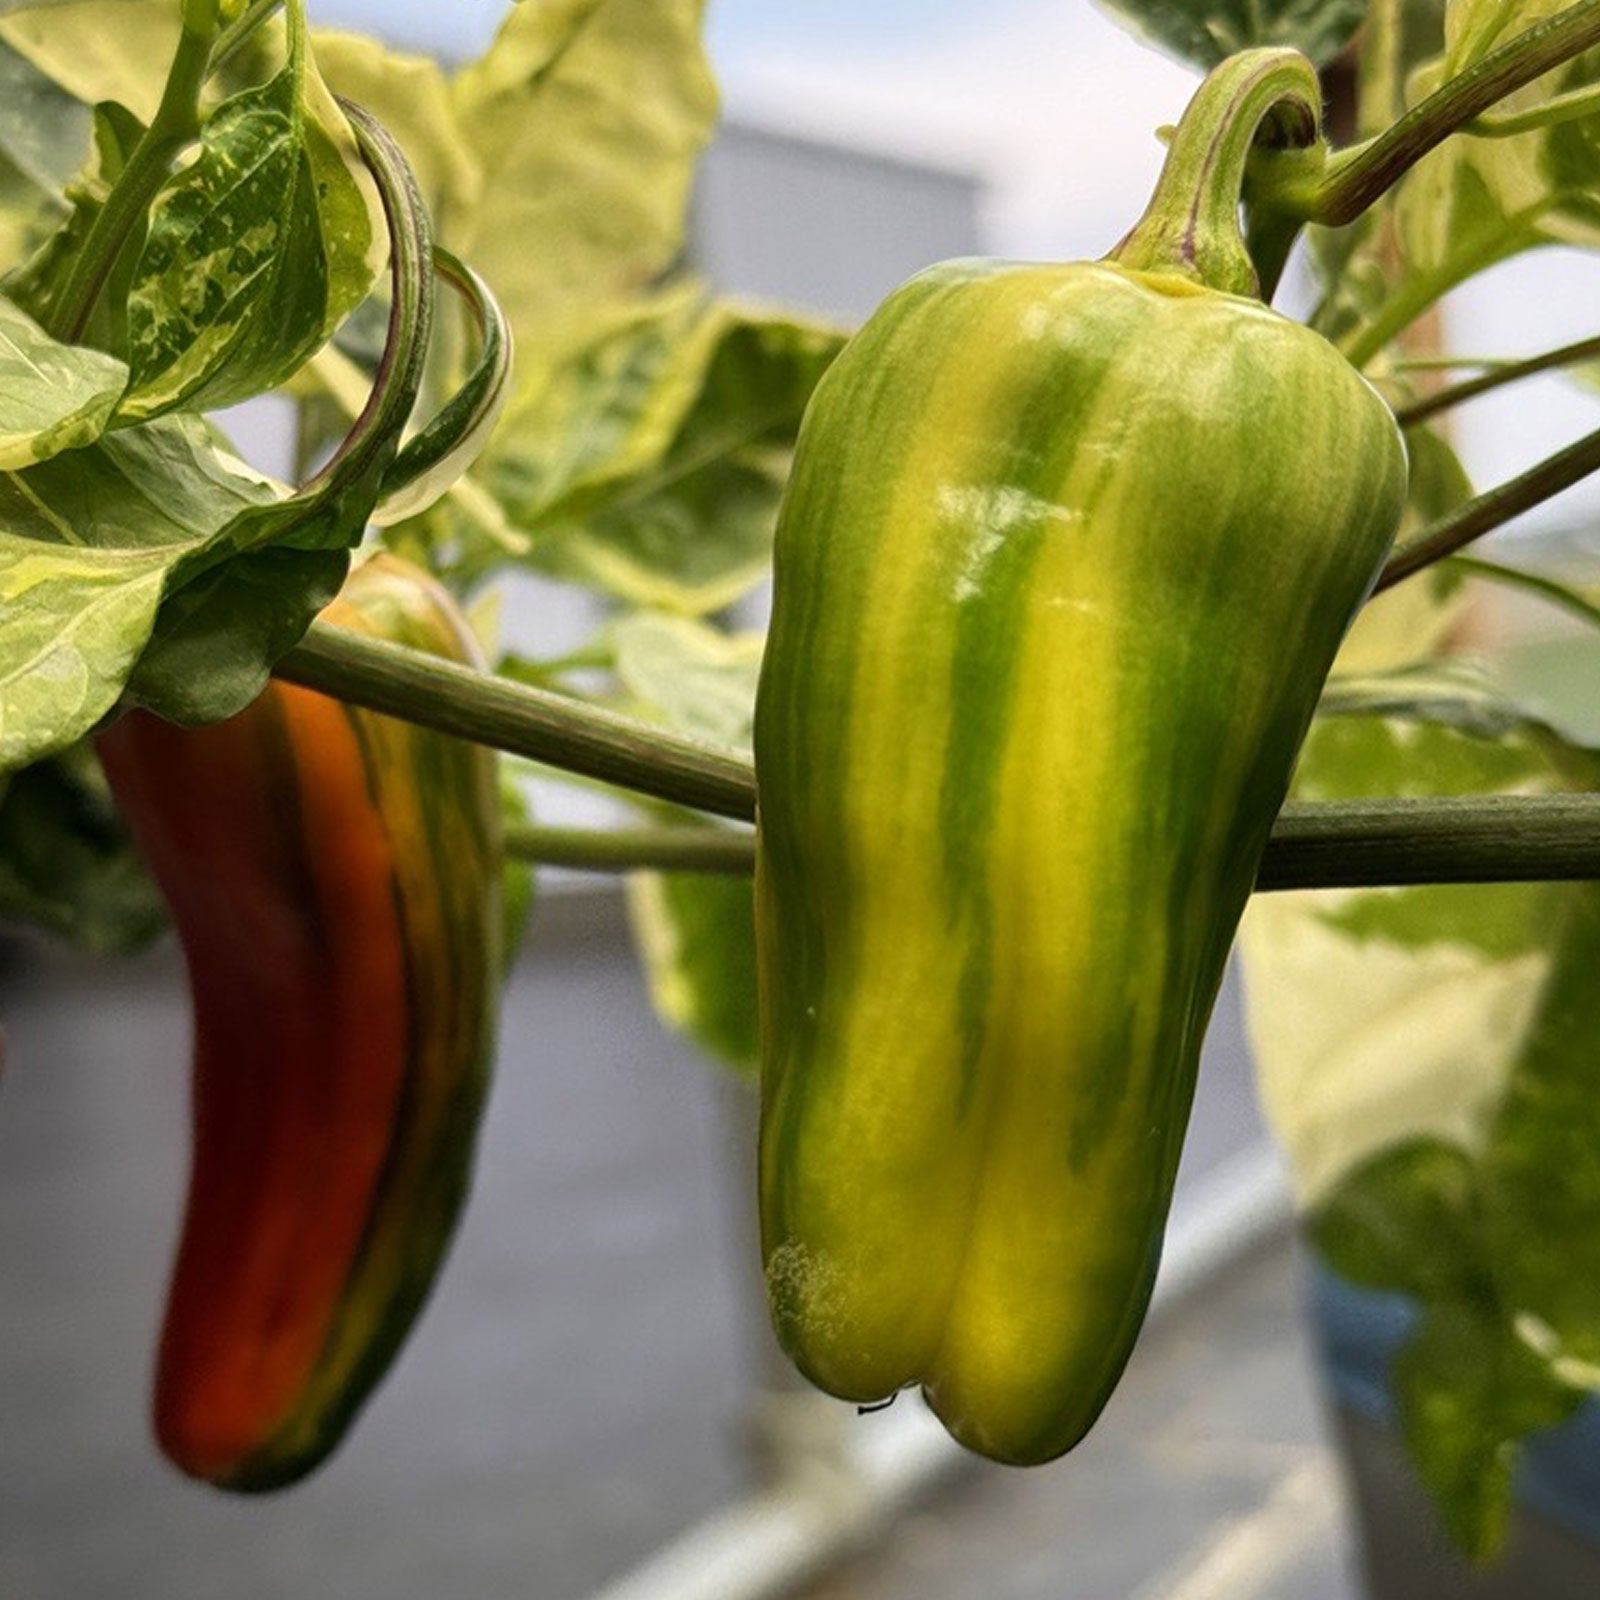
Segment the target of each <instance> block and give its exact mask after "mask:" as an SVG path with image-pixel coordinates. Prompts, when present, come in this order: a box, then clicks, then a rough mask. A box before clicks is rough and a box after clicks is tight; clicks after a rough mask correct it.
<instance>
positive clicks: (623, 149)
mask: <svg viewBox="0 0 1600 1600" xmlns="http://www.w3.org/2000/svg"><path fill="white" fill-rule="evenodd" d="M703 8H704V0H541V3H539V4H535V5H519V6H517V7H515V8H514V9H513V10H512V11H510V12H509V13H508V14H507V16H506V20H505V22H504V23H503V24H502V26H501V28H500V32H499V34H498V35H497V37H496V38H495V40H494V43H493V44H492V45H491V46H490V48H489V50H488V51H487V52H486V53H485V54H484V56H483V57H481V58H480V59H479V60H478V61H476V62H474V63H472V64H471V65H469V66H468V67H467V68H465V69H464V70H463V71H462V72H461V73H460V74H459V75H458V76H457V78H456V79H455V80H454V81H453V83H452V84H451V100H452V104H453V106H454V109H455V113H456V118H457V123H458V126H459V127H460V129H461V133H462V137H463V138H464V140H465V142H466V144H467V147H468V149H469V150H470V151H471V153H472V156H473V159H474V161H475V162H476V163H477V165H478V167H479V170H481V172H482V174H483V187H482V189H481V191H480V192H479V194H478V195H477V196H475V197H471V196H461V197H460V198H461V199H463V200H469V201H471V203H470V204H469V205H466V206H463V207H462V208H461V210H460V211H458V212H456V213H455V214H453V215H452V216H450V218H449V222H448V224H447V226H446V228H445V230H444V233H445V237H446V240H447V242H448V243H449V244H450V245H451V247H452V248H453V249H454V250H455V251H456V253H457V254H458V255H460V256H461V257H462V258H463V259H465V260H467V261H470V262H471V263H472V264H473V265H474V266H475V267H476V268H477V269H478V270H479V271H480V272H481V273H482V274H483V275H484V277H485V278H486V279H487V280H488V281H489V282H490V283H491V284H492V285H493V286H494V291H495V294H496V295H497V296H498V297H499V299H500V302H501V304H502V305H504V307H505V308H506V312H507V314H508V315H509V316H510V318H511V323H512V326H513V327H514V328H515V330H516V335H517V342H518V347H519V350H520V352H521V359H522V363H523V370H524V372H533V371H534V370H536V369H540V368H546V367H548V366H550V365H552V364H553V363H554V361H555V359H556V358H557V356H558V355H559V354H561V353H562V352H564V351H568V350H571V349H572V348H574V347H575V346H576V345H577V344H579V343H582V342H583V340H584V338H585V323H586V321H587V319H588V318H589V317H590V316H591V315H592V313H593V312H594V311H595V309H596V308H605V307H609V306H612V305H614V304H616V303H617V302H618V301H621V300H625V299H629V298H631V297H633V296H634V295H635V294H637V293H638V290H639V287H640V285H642V284H646V283H648V282H650V280H651V279H652V278H654V277H656V276H657V275H658V274H660V273H661V272H663V271H664V270H665V269H666V268H667V267H669V266H670V265H671V264H672V263H673V261H674V260H675V259H676V258H677V256H678V253H679V251H680V250H681V248H682V244H683V235H684V220H685V210H686V207H687V203H688V198H689V187H690V182H691V179H692V177H693V173H694V166H695V162H696V159H697V158H698V156H699V154H700V151H701V149H702V148H703V147H704V145H705V143H706V141H707V139H708V138H709V137H710V134H711V128H712V123H713V120H714V118H715V115H716V106H717V101H716V91H715V88H714V85H713V83H712V79H711V73H710V69H709V67H708V65H707V62H706V58H705V52H704V50H703V48H702V45H701V42H700V17H701V12H702V10H703Z"/></svg>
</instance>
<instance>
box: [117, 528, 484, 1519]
mask: <svg viewBox="0 0 1600 1600" xmlns="http://www.w3.org/2000/svg"><path fill="white" fill-rule="evenodd" d="M325 615H326V617H327V620H329V621H332V622H335V623H338V624H339V625H341V626H344V627H351V628H358V629H361V630H364V631H367V632H370V633H374V634H378V635H381V636H382V637H384V638H387V639H393V640H398V641H400V642H402V643H406V644H410V645H413V646H415V647H417V648H421V649H426V650H430V651H433V652H435V653H437V654H440V655H445V656H449V657H451V658H452V659H456V660H463V661H467V660H475V659H476V655H477V652H476V647H475V645H474V643H473V641H472V638H471V635H470V634H469V633H468V631H467V629H466V626H465V624H464V622H463V620H462V619H461V617H460V615H459V613H458V612H457V610H456V608H455V606H454V604H453V602H452V601H451V600H450V598H449V596H448V595H447V594H446V593H445V592H444V591H443V590H442V589H440V588H439V587H438V586H437V585H436V584H435V583H434V582H433V581H432V580H431V579H430V578H428V577H427V576H426V575H425V574H423V573H421V572H420V571H418V570H417V569H415V568H413V567H410V566H409V565H407V564H405V563H403V562H401V561H398V560H396V559H395V558H392V557H388V556H379V557H377V558H375V559H373V560H371V561H369V562H367V563H366V564H365V565H364V566H362V567H360V568H359V569H358V570H357V571H356V572H355V573H354V574H353V576H352V577H351V579H350V582H349V584H348V585H347V586H346V588H345V590H344V592H343V593H342V594H341V596H340V598H339V599H338V600H337V601H336V602H335V603H334V605H333V606H332V607H330V608H329V610H328V612H327V613H325ZM99 744H100V754H101V757H102V760H103V762H104V764H105V767H106V770H107V773H108V775H109V777H110V780H111V784H112V787H113V790H114V792H115V794H116V796H117V799H118V801H119V803H120V804H121V806H122V808H123V810H124V811H125V812H126V814H127V816H128V819H129V822H130V823H131V825H132V827H133V831H134V833H135V836H136V838H137V840H138V842H139V845H140V847H141V849H142V850H143V852H144V853H145V856H146V858H147V859H148V861H149V864H150V866H151V869H152V871H153V872H154V874H155V877H156V879H157V881H158V882H159V884H160V885H161V888H162V890H163V892H164V893H165V895H166V897H167V900H168V902H169V905H170V908H171V911H172V916H173V920H174V922H175V923H176V925H177V930H178V933H179V936H180V938H181V940H182V943H183V947H184V954H185V957H186V960H187V964H188V970H189V982H190V991H191V996H192V1001H193V1011H194V1062H193V1072H194V1076H193V1136H194V1149H193V1165H192V1170H191V1174H190V1184H189V1195H188V1205H187V1211H186V1215H185V1220H184V1225H183V1235H182V1241H181V1244H180V1247H179V1251H178V1258H177V1263H176V1266H175V1269H174V1272H173V1277H172V1283H171V1288H170V1292H169V1296H168V1302H167V1312H166V1321H165V1326H164V1329H163V1332H162V1337H161V1346H160V1356H159V1360H158V1365H157V1376H156V1392H155V1426H156V1433H157V1437H158V1439H159V1441H160V1444H161V1446H162V1449H163V1450H164V1451H165V1453H166V1454H167V1455H168V1457H170V1459H171V1460H172V1461H173V1462H174V1463H175V1464H176V1465H177V1466H178V1467H180V1468H181V1469H182V1470H183V1471H184V1472H186V1473H188V1474H190V1475H191V1476H193V1477H196V1478H201V1479H205V1480H207V1481H209V1482H212V1483H215V1484H218V1485H220V1486H223V1487H226V1488H230V1489H237V1490H261V1489H271V1488H275V1487H278V1486H281V1485H283V1484H286V1483H290V1482H293V1481H294V1480H295V1479H297V1478H300V1477H302V1476H304V1475H305V1474H306V1473H307V1472H309V1471H310V1470H311V1469H312V1468H314V1467H315V1466H316V1465H318V1463H320V1462H321V1461H322V1459H323V1458H324V1457H325V1456H326V1455H327V1454H328V1452H329V1451H330V1450H332V1449H333V1448H334V1446H335V1445H336V1444H337V1443H338V1441H339V1439H340V1438H341V1436H342V1435H343V1433H344V1431H345V1430H346V1428H347V1427H348V1426H349V1424H350V1422H351V1421H352V1419H353V1417H354V1415H355V1413H356V1412H357V1410H358V1409H359V1407H360V1406H361V1404H362V1402H363V1401H364V1400H365V1399H366V1398H367V1396H368V1394H369V1393H370V1391H371V1390H372V1388H373V1386H374V1385H375V1384H376V1383H377V1382H378V1380H379V1379H380V1378H381V1377H382V1375H383V1373H384V1371H385V1370H386V1368H387V1367H388V1365H389V1363H390V1361H391V1360H392V1359H393V1357H394V1355H395V1354H396V1352H397V1351H398V1349H399V1347H400V1345H401V1343H402V1341H403V1340H404V1338H405V1336H406V1334H407V1332H408V1331H409V1329H410V1327H411V1324H412V1322H413V1321H414V1319H415V1317H416V1316H417V1313H418V1312H419V1310H420V1309H421V1306H422V1304H423V1301H424V1300H425V1298H426V1296H427V1294H428V1292H429V1289H430V1288H431V1286H432V1284H433V1281H434V1277H435V1274H436V1273H437V1271H438V1269H439V1266H440V1264H441V1262H442V1259H443V1256H444V1253H445V1250H446V1248H447V1246H448V1244H449V1241H450V1236H451V1233H452V1230H453V1228H454V1225H455V1221H456V1216H457V1212H458V1210H459V1208H460V1206H461V1203H462V1200H463V1199H464V1197H465V1194H466V1190H467V1185H468V1181H469V1177H470V1172H471V1165H472V1156H473V1147H474V1143H475V1139H476V1132H477V1126H478V1119H479V1115H480V1112H481V1110H482V1106H483V1100H484V1095H485V1091H486V1089H487V1084H488V1070H489V1064H490V1058H491V1053H492V1049H493V1041H494V1021H495V1011H496V1000H497V987H498V977H499V956H498V945H499V928H500V914H499V894H500V842H499V826H500V823H499V815H500V814H499V804H498V797H497V792H496V774H495V759H494V757H493V756H492V755H491V754H490V753H489V752H486V751H484V750H482V749H479V748H477V747H475V746H471V745H466V744H462V743H459V742H456V741H453V740H450V739H446V738H443V737H441V736H439V735H437V734H433V733H429V732H426V731H424V730H421V729H418V728H414V727H411V726H409V725H407V724H405V723H402V722H398V721H395V720H393V719H390V718H386V717H381V716H378V715H376V714H374V713H370V712H366V711H361V710H357V709H355V708H352V707H348V706H345V705H342V704H340V703H339V702H337V701H334V700H331V699H327V698H324V697H323V696H321V695H318V694H314V693H312V692H310V691H309V690H304V689H299V688H293V687H289V686H287V685H283V684H275V685H273V687H271V688H270V689H269V690H268V691H267V693H266V694H264V695H263V696H262V697H261V698H260V699H259V700H258V701H257V702H256V703H255V704H254V705H253V706H251V708H250V709H249V710H247V711H245V712H244V713H243V714H242V715H240V716H238V717H236V718H234V719H233V720H231V721H229V722H226V723H222V724H220V725H217V726H214V727H210V728H203V729H182V728H177V727H174V726H172V725H171V724H168V723H165V722H161V721H159V720H157V719H156V718H154V717H151V716H149V715H148V714H146V713H134V714H131V715H129V716H127V717H124V718H123V719H122V720H121V721H120V722H118V723H116V724H115V725H114V726H113V727H112V728H110V729H109V730H108V731H107V732H106V733H104V734H103V735H102V736H101V738H100V741H99Z"/></svg>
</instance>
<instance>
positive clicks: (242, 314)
mask: <svg viewBox="0 0 1600 1600" xmlns="http://www.w3.org/2000/svg"><path fill="white" fill-rule="evenodd" d="M290 19H291V27H290V31H289V41H290V48H289V58H288V61H287V62H286V63H285V65H284V67H283V70H282V71H281V72H279V73H278V74H277V75H276V76H275V77H274V78H273V79H272V80H271V81H270V82H268V83H266V84H263V85H262V86H260V87H259V88H252V89H246V90H244V91H242V92H241V93H239V94H237V95H234V96H233V97H232V98H231V99H228V100H226V101H224V102H223V104H222V105H221V106H219V107H218V108H217V110H216V112H215V113H214V114H213V115H212V116H211V118H210V119H209V120H208V121H207V123H206V125H205V129H204V132H203V134H202V137H201V144H200V153H199V155H198V156H197V157H196V158H195V160H194V161H193V162H192V163H190V164H189V165H188V166H186V167H184V168H183V169H182V170H181V171H179V173H178V174H177V175H176V176H175V177H174V178H173V179H171V181H170V182H169V183H168V185H167V187H166V188H165V189H164V190H163V191H162V193H161V194H160V195H159V196H158V197H157V200H156V204H155V206H154V207H153V209H152V211H151V214H150V231H149V237H148V239H147V240H146V243H145V247H144V251H143V254H142V255H141V256H140V258H139V262H138V265H137V267H136V268H135V271H134V276H133V282H132V285H131V287H130V290H129V298H128V358H129V364H130V366H131V367H132V369H133V382H132V387H131V388H130V390H129V393H128V396H127V398H126V399H125V400H124V402H123V406H122V414H123V415H124V416H126V417H132V418H147V417H151V416H156V415H158V414H160V413H161V412H163V411H168V410H171V409H172V408H173V407H175V406H179V405H183V406H188V407H190V408H193V409H199V408H202V407H216V406H222V405H227V404H229V403H231V402H234V401H238V400H244V399H247V398H249V397H250V396H252V395H255V394H260V393H263V392H264V391H266V390H268V389H272V388H275V387H276V386H277V385H278V384H279V383H281V382H283V380H284V379H286V378H287V377H288V376H289V375H290V374H291V373H293V372H295V371H296V370H297V369H298V368H299V367H300V366H301V365H302V364H303V363H304V362H305V360H306V359H307V358H308V357H309V356H310V355H311V354H312V352H313V351H314V350H316V349H317V348H318V347H319V346H320V345H322V344H323V343H324V342H325V341H326V340H327V338H328V337H329V335H330V334H331V333H332V332H333V330H334V328H335V327H337V326H338V324H339V323H340V322H341V321H343V319H344V318H345V316H346V315H347V314H348V313H349V312H350V311H352V310H353V309H354V308H355V307H356V306H357V305H359V304H360V302H361V301H362V300H363V299H364V298H365V297H366V294H367V291H368V290H369V289H370V288H371V287H372V283H373V280H374V278H375V276H376V272H377V268H378V265H379V263H380V261H381V259H382V252H381V248H380V240H385V239H386V235H385V234H384V233H383V230H382V227H381V223H380V221H379V214H378V210H377V199H376V194H375V192H374V190H373V188H372V184H371V180H370V179H369V178H367V177H366V175H365V169H364V168H363V167H362V164H361V162H360V160H359V158H358V156H357V155H356V151H355V141H354V137H353V135H352V134H351V133H350V130H349V127H348V125H347V124H346V123H345V120H344V117H343V115H342V114H341V113H340V112H339V110H338V109H337V107H336V106H335V105H334V102H333V99H332V97H331V96H330V95H329V93H328V91H327V89H326V88H325V87H324V86H323V84H322V82H321V79H320V78H319V77H318V76H317V70H316V66H315V64H314V63H313V61H312V60H311V56H310V51H309V47H308V45H307V42H306V38H305V28H304V20H303V8H302V7H300V6H299V5H295V4H292V5H291V9H290Z"/></svg>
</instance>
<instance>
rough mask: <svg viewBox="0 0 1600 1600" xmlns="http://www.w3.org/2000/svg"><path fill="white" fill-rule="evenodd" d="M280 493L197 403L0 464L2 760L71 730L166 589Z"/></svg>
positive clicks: (135, 652)
mask: <svg viewBox="0 0 1600 1600" xmlns="http://www.w3.org/2000/svg"><path fill="white" fill-rule="evenodd" d="M276 500H277V494H276V491H275V490H274V489H273V488H272V487H271V486H270V485H269V484H268V483H267V482H266V481H265V480H264V479H262V478H261V477H260V476H259V475H258V474H256V473H254V472H252V471H250V469H249V468H247V467H245V466H244V464H243V463H242V462H240V461H238V460H237V459H235V458H234V457H232V456H230V455H228V454H226V453H225V452H224V451H222V450H221V449H219V448H218V446H217V444H216V442H215V436H214V435H213V433H212V432H211V430H210V429H209V428H208V427H207V426H206V425H205V424H204V423H203V422H201V421H200V419H198V418H195V417H171V418H161V419H159V420H158V421H156V422H152V423H146V424H144V425H143V426H141V427H137V428H126V429H123V430H121V431H119V432H116V433H111V434H107V435H106V436H105V437H104V438H102V439H100V440H99V441H97V442H96V443H95V444H93V445H90V446H87V447H85V448H84V449H81V450H72V451H68V452H67V453H66V454H64V455H60V456H56V457H54V458H53V459H52V460H49V461H45V462H41V463H40V464H39V465H37V466H33V467H29V468H27V469H25V470H24V471H21V472H8V473H0V771H5V770H7V769H9V768H14V767H20V766H26V765H29V764H31V763H32V762H34V761H36V760H39V759H41V758H43V757H44V756H47V755H50V754H53V753H54V752H55V751H57V750H60V749H62V748H64V747H65V746H67V745H69V744H72V743H75V742H76V741H77V740H78V739H80V738H81V737H82V736H83V735H84V734H86V733H87V732H88V731H89V730H90V729H91V728H93V726H94V724H95V723H96V722H98V721H99V719H100V718H101V717H102V716H104V715H105V713H106V712H107V711H109V710H110V709H111V707H112V706H113V705H114V704H115V703H116V700H117V698H118V696H119V695H120V694H121V693H122V688H123V685H124V683H125V682H126V680H127V677H128V674H129V673H130V672H131V671H132V669H133V665H134V663H135V662H136V661H137V660H138V658H139V655H140V653H141V652H142V651H143V650H144V648H145V646H146V644H147V643H148V641H149V638H150V632H151V629H152V627H153V626H154V624H155V620H156V614H157V612H158V610H159V608H160V605H161V602H162V599H163V597H164V596H165V595H166V594H167V592H168V591H169V588H170V589H175V588H176V587H178V586H179V585H181V584H182V583H183V582H184V581H187V580H192V579H193V578H194V577H198V576H199V574H200V573H201V572H202V571H203V570H204V569H205V567H206V566H207V565H208V564H210V563H211V562H213V561H215V560H216V559H217V558H218V554H219V552H220V551H221V550H224V549H226V548H227V546H228V543H229V540H230V538H231V537H232V536H233V534H234V530H235V529H236V528H237V526H238V525H239V523H240V522H241V520H243V519H246V518H247V516H248V514H249V513H251V512H252V511H255V510H258V509H259V508H261V507H263V506H267V505H272V504H274V503H275V502H276Z"/></svg>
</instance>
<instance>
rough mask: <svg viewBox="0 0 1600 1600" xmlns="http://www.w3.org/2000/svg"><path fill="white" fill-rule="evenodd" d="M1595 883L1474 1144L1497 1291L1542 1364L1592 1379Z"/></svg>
mask: <svg viewBox="0 0 1600 1600" xmlns="http://www.w3.org/2000/svg"><path fill="white" fill-rule="evenodd" d="M1597 974H1600V887H1596V886H1594V885H1583V886H1581V887H1580V888H1578V889H1576V890H1575V891H1574V893H1573V894H1572V895H1571V896H1570V910H1569V912H1568V918H1567V922H1566V924H1565V926H1564V927H1563V928H1562V930H1561V939H1560V944H1559V946H1558V949H1557V954H1556V960H1555V965H1554V967H1553V968H1552V970H1551V973H1550V978H1549V981H1548V983H1547V984H1546V986H1545V989H1544V992H1543V994H1542V996H1541V997H1540V1002H1539V1009H1538V1013H1537V1015H1536V1016H1535V1018H1534V1022H1533V1026H1532V1028H1531V1030H1530V1032H1529V1034H1528V1037H1527V1039H1526V1041H1525V1042H1524V1044H1523V1047H1522V1051H1521V1054H1520V1056H1519V1059H1518V1061H1517V1066H1516V1070H1515V1071H1514V1072H1513V1073H1512V1075H1511V1081H1510V1083H1509V1085H1508V1087H1507V1090H1506V1094H1505V1098H1504V1100H1503V1102H1502V1104H1501V1107H1500V1111H1499V1115H1498V1117H1497V1118H1496V1119H1495V1123H1494V1126H1493V1128H1492V1130H1491V1132H1490V1136H1489V1141H1488V1146H1487V1149H1486V1152H1485V1156H1484V1166H1485V1185H1486V1192H1487V1197H1488V1200H1487V1207H1486V1210H1487V1217H1488V1226H1489V1229H1490V1232H1491V1236H1492V1239H1493V1244H1494V1256H1495V1261H1496V1263H1497V1272H1498V1279H1499V1284H1500V1289H1501V1293H1502V1295H1503V1297H1504V1299H1505V1302H1506V1304H1507V1305H1508V1306H1509V1307H1510V1309H1511V1312H1512V1314H1513V1315H1515V1316H1516V1317H1517V1318H1518V1319H1519V1321H1520V1323H1521V1326H1522V1328H1523V1331H1524V1334H1525V1337H1527V1338H1528V1339H1529V1340H1530V1341H1533V1342H1535V1343H1536V1344H1537V1346H1538V1348H1539V1350H1540V1352H1541V1354H1542V1355H1543V1357H1544V1359H1545V1360H1546V1361H1547V1362H1548V1363H1549V1364H1550V1366H1551V1367H1552V1369H1553V1370H1554V1371H1556V1372H1557V1373H1559V1374H1561V1375H1562V1376H1564V1377H1565V1378H1567V1379H1568V1381H1570V1382H1572V1383H1576V1384H1582V1385H1583V1386H1584V1387H1587V1388H1590V1389H1600V1049H1597V1047H1596V1042H1597V1040H1600V982H1597Z"/></svg>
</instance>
